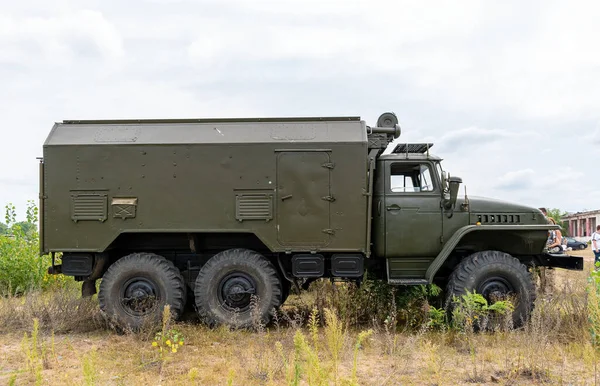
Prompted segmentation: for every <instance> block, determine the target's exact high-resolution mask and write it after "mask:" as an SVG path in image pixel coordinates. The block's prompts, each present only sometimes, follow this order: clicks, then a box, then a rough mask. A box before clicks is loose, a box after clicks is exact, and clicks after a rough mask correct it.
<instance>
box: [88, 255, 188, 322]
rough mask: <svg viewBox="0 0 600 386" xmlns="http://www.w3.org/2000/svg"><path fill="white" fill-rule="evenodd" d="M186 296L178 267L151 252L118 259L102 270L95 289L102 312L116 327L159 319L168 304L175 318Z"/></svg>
mask: <svg viewBox="0 0 600 386" xmlns="http://www.w3.org/2000/svg"><path fill="white" fill-rule="evenodd" d="M185 297H186V289H185V283H184V280H183V276H181V273H180V272H179V270H178V269H177V268H176V267H175V266H174V265H173V263H172V262H170V261H168V260H167V259H165V258H164V257H162V256H159V255H156V254H153V253H133V254H131V255H127V256H125V257H122V258H121V259H119V260H117V261H116V262H115V263H114V264H112V265H111V266H110V267H109V268H108V271H106V273H105V274H104V276H103V278H102V282H101V283H100V291H99V292H98V302H99V303H100V309H101V310H102V312H103V313H104V314H105V316H106V317H107V318H108V319H109V320H111V321H114V322H115V323H116V325H117V327H119V328H121V329H126V328H131V329H132V330H139V329H140V328H141V327H143V326H144V325H146V324H150V325H151V324H153V323H159V322H160V321H161V319H162V314H163V309H164V306H165V305H167V304H168V305H169V306H170V311H171V316H172V317H173V319H178V318H179V316H180V315H181V313H182V311H183V308H184V307H185Z"/></svg>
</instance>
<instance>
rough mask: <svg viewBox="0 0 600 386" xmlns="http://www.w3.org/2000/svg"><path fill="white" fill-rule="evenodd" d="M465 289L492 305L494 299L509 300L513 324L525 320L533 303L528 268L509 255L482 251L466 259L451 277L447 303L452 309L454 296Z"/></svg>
mask: <svg viewBox="0 0 600 386" xmlns="http://www.w3.org/2000/svg"><path fill="white" fill-rule="evenodd" d="M467 291H470V292H477V293H478V294H481V295H483V297H485V298H486V300H487V301H488V304H492V303H493V301H494V300H495V299H498V300H502V299H510V300H512V302H513V305H514V311H513V314H512V322H513V326H514V327H519V326H521V325H522V324H523V323H524V322H525V321H527V320H528V319H529V317H530V315H531V312H532V310H533V305H534V302H535V286H534V284H533V280H532V277H531V274H530V273H529V271H528V270H527V267H525V265H523V264H522V263H521V262H520V261H519V260H517V259H515V258H514V257H512V256H511V255H509V254H507V253H504V252H499V251H482V252H477V253H474V254H472V255H471V256H469V257H467V258H465V259H464V260H463V261H461V263H460V264H459V265H458V266H457V267H456V268H455V270H454V272H453V273H452V275H451V276H450V280H449V282H448V288H447V296H448V298H447V305H448V307H449V308H450V309H452V308H453V301H452V299H453V296H456V297H460V296H462V295H465V294H466V293H467Z"/></svg>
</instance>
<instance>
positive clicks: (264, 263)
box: [194, 248, 282, 328]
mask: <svg viewBox="0 0 600 386" xmlns="http://www.w3.org/2000/svg"><path fill="white" fill-rule="evenodd" d="M194 295H195V298H196V308H197V310H198V315H199V317H200V319H201V320H202V321H204V322H205V323H206V324H208V325H210V326H215V325H221V324H225V325H229V326H232V327H239V328H242V327H249V326H251V325H252V324H254V323H255V322H261V323H267V322H268V321H269V320H270V317H271V312H272V311H273V309H274V308H276V307H279V305H280V304H281V301H282V287H281V281H280V280H279V276H278V275H277V271H276V270H275V267H274V266H273V264H271V262H270V261H269V260H267V259H266V258H265V257H264V256H262V255H260V254H258V253H257V252H254V251H250V250H247V249H241V248H235V249H228V250H226V251H223V252H220V253H218V254H216V255H215V256H213V257H212V258H211V259H210V260H209V261H208V262H207V263H206V264H205V265H204V266H203V267H202V269H201V270H200V272H199V274H198V277H197V278H196V284H195V288H194Z"/></svg>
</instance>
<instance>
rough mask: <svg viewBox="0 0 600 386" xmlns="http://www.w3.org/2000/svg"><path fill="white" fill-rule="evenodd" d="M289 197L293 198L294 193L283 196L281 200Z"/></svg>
mask: <svg viewBox="0 0 600 386" xmlns="http://www.w3.org/2000/svg"><path fill="white" fill-rule="evenodd" d="M288 198H292V195H291V194H288V195H287V196H283V197H281V201H285V200H287V199H288Z"/></svg>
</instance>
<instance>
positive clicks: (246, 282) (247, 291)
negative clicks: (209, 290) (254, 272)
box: [219, 273, 256, 311]
mask: <svg viewBox="0 0 600 386" xmlns="http://www.w3.org/2000/svg"><path fill="white" fill-rule="evenodd" d="M255 293H256V285H255V283H254V280H253V279H252V278H251V277H250V276H248V275H246V274H244V273H233V274H231V275H228V276H227V277H225V278H224V279H223V280H222V281H221V285H220V290H219V298H220V299H219V300H220V301H221V304H223V306H225V307H227V308H230V309H233V310H240V311H244V310H246V309H247V308H248V307H249V306H250V301H251V297H252V295H254V294H255Z"/></svg>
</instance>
